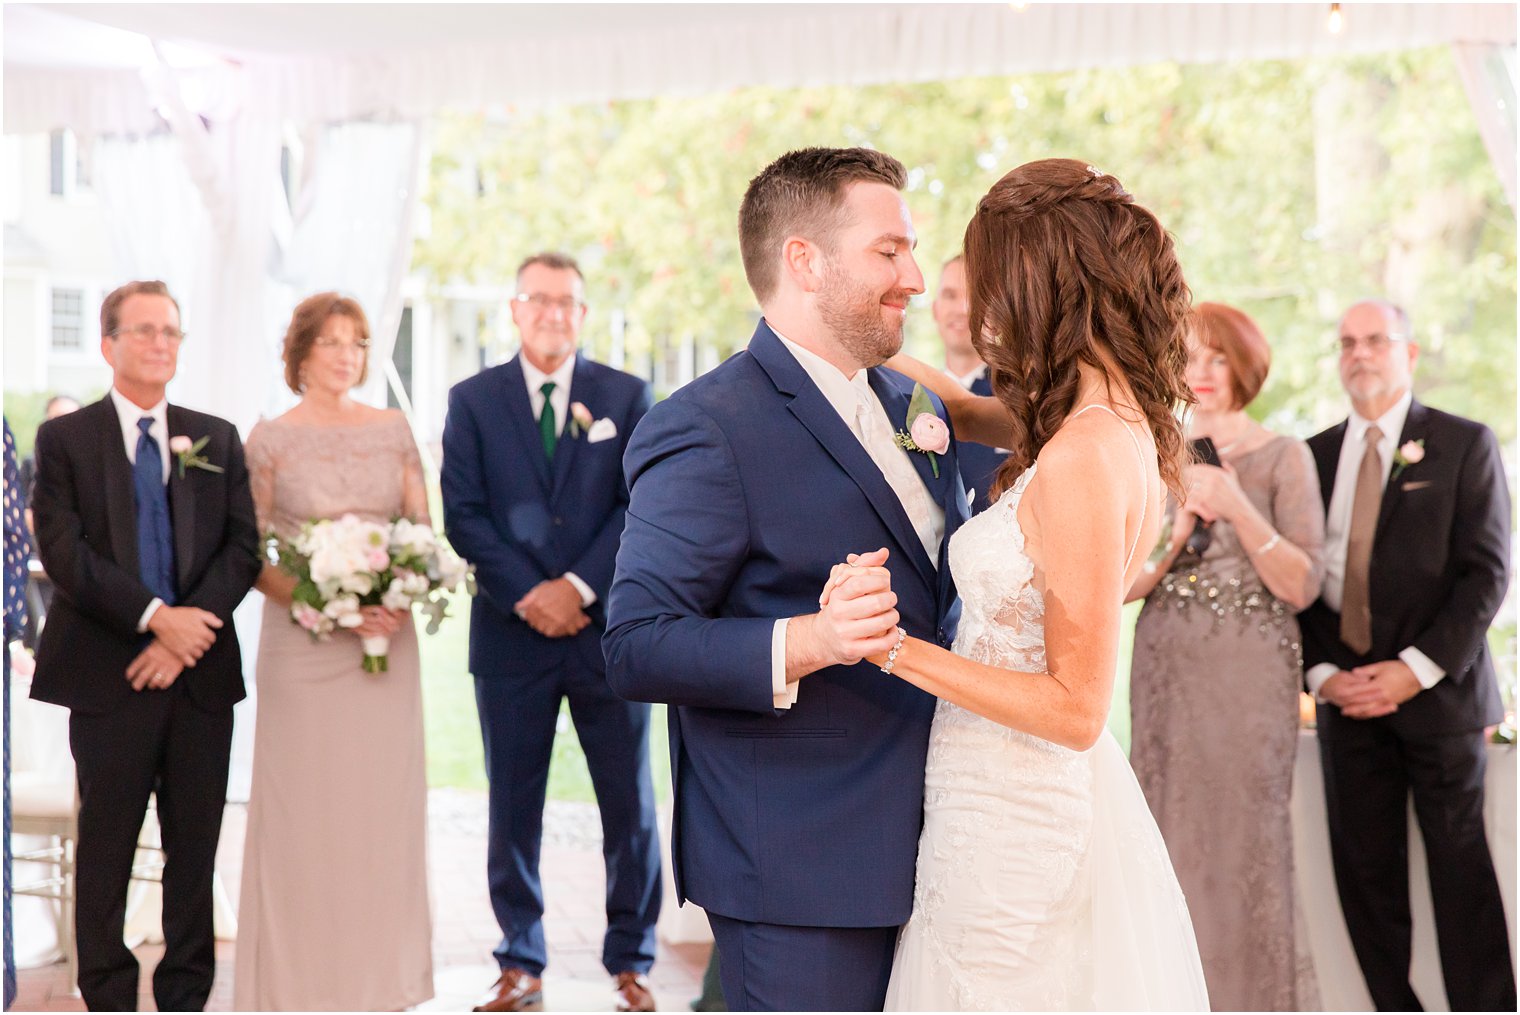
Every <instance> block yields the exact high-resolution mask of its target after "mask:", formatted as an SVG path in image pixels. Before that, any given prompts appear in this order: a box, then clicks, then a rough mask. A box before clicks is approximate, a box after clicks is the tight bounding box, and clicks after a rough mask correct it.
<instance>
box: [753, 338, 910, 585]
mask: <svg viewBox="0 0 1520 1015" xmlns="http://www.w3.org/2000/svg"><path fill="white" fill-rule="evenodd" d="M749 351H750V354H751V355H752V356H754V357H755V360H756V361H757V362H758V363H759V364H760V365H761V366H762V367H763V368H764V369H765V371H766V372H767V373H768V374H770V377H771V380H772V382H774V383H775V385H776V388H777V390H778V391H780V392H781V393H782V394H784V395H792V396H794V397H793V398H792V400H791V401H790V402H788V403H787V408H788V409H789V410H790V411H791V413H792V415H793V416H795V417H796V418H797V420H798V421H799V422H800V423H801V424H802V425H803V426H805V427H807V429H808V431H809V432H810V433H812V435H813V437H814V438H815V439H816V440H817V441H818V443H819V444H821V445H823V448H824V450H825V451H827V452H828V453H829V455H830V456H831V457H832V458H833V459H834V461H835V462H837V463H838V464H839V467H840V468H841V469H843V470H844V472H845V474H846V475H847V476H849V477H850V479H851V480H853V481H854V483H855V485H856V486H858V487H860V490H861V492H862V493H864V494H865V496H866V500H868V501H869V502H870V504H871V507H872V508H874V509H875V511H876V513H877V515H879V516H880V517H881V520H882V522H883V523H884V524H885V525H886V527H887V529H888V530H889V531H890V532H891V533H892V535H893V536H894V537H895V538H896V540H897V543H898V548H899V549H900V550H901V551H902V552H903V553H905V554H907V556H908V559H909V560H911V561H912V562H913V566H914V568H916V569H917V571H918V573H919V575H920V576H921V577H922V578H923V580H924V583H925V584H927V585H928V586H929V587H930V588H936V587H937V585H938V578H937V576H936V575H935V573H934V565H933V563H932V562H931V561H930V560H929V555H928V554H927V553H925V552H924V544H923V541H922V540H920V539H919V538H918V533H917V532H916V531H915V530H914V528H913V523H912V522H911V521H909V520H908V514H907V512H906V511H904V510H903V506H902V502H901V501H899V500H898V499H897V494H896V493H894V492H893V490H892V487H891V485H890V484H889V483H888V482H887V480H886V477H885V476H883V475H882V474H881V469H879V468H878V467H877V465H876V463H875V462H874V461H872V460H871V456H870V455H869V454H867V453H866V449H865V448H864V447H862V446H861V443H860V441H859V440H858V439H857V438H856V436H855V434H854V433H852V432H851V430H850V428H849V427H848V426H846V425H845V422H844V420H843V419H841V418H840V415H839V413H838V412H837V411H835V409H834V406H833V405H832V404H831V403H830V402H829V400H828V399H827V398H825V397H824V396H823V392H821V391H819V390H818V386H817V385H816V384H814V383H813V381H812V378H810V377H808V375H807V371H805V370H803V369H802V365H801V364H799V363H798V362H797V360H796V359H795V358H794V357H793V356H792V354H791V353H790V352H788V351H787V349H786V347H785V346H783V345H782V344H781V340H780V339H778V338H777V337H776V336H775V333H774V332H772V331H771V329H770V328H769V327H768V326H767V325H766V323H765V322H764V321H761V322H760V326H759V327H758V328H756V329H755V336H754V338H752V339H751V340H750V345H749ZM859 549H860V550H872V549H875V547H871V546H863V547H859Z"/></svg>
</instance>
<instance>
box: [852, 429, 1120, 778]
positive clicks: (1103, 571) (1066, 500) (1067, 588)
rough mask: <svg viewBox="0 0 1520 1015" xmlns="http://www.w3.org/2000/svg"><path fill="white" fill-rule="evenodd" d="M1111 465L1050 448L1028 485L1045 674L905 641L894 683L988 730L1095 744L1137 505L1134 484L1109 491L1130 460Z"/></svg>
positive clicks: (1104, 713)
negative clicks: (1039, 574) (948, 705)
mask: <svg viewBox="0 0 1520 1015" xmlns="http://www.w3.org/2000/svg"><path fill="white" fill-rule="evenodd" d="M1080 447H1081V445H1079V446H1078V448H1080ZM1121 450H1124V451H1127V450H1128V449H1121ZM1113 457H1114V461H1112V462H1106V461H1103V460H1102V458H1103V456H1102V455H1101V454H1100V455H1099V456H1098V460H1097V461H1094V460H1093V456H1092V455H1091V454H1088V453H1085V452H1084V453H1081V454H1079V453H1078V450H1077V449H1074V448H1073V446H1072V445H1071V444H1070V443H1064V446H1061V447H1057V445H1056V444H1055V443H1054V442H1053V443H1052V444H1050V445H1047V446H1046V448H1045V450H1044V452H1042V454H1041V456H1040V473H1039V478H1038V479H1037V480H1036V481H1035V482H1033V483H1032V484H1031V485H1030V490H1029V494H1028V496H1029V497H1030V498H1031V501H1032V503H1031V508H1032V509H1033V511H1034V514H1035V515H1036V517H1038V518H1039V520H1040V540H1041V546H1042V556H1043V558H1044V560H1043V564H1044V572H1045V575H1046V582H1045V597H1044V598H1045V660H1046V666H1047V669H1048V671H1047V672H1044V673H1022V672H1015V671H1011V670H1006V669H1003V668H1001V667H997V666H989V665H987V664H984V663H978V662H973V661H972V660H969V659H965V658H962V657H961V656H957V655H955V654H953V653H951V652H947V651H945V650H944V649H942V648H940V647H939V646H937V645H934V644H932V643H930V642H926V641H920V640H919V639H917V638H908V639H906V640H905V642H904V643H903V646H902V648H901V649H900V650H899V652H898V655H897V662H896V665H895V666H894V667H893V671H892V672H893V674H894V675H895V676H898V677H901V678H902V679H904V680H906V681H908V682H909V683H911V684H915V685H916V686H918V687H921V688H923V689H924V690H926V691H928V692H929V693H930V694H933V695H935V696H936V697H939V698H944V699H945V700H947V701H950V702H954V703H955V704H957V705H959V706H961V707H962V708H965V709H967V710H969V711H971V712H975V713H976V714H977V715H981V716H985V717H986V718H988V719H991V720H992V721H993V722H996V723H1000V724H1002V725H1004V726H1008V727H1010V728H1012V729H1016V730H1022V731H1024V732H1025V733H1029V734H1032V735H1034V736H1037V737H1040V738H1041V739H1044V740H1049V741H1051V742H1052V743H1057V744H1060V745H1062V746H1064V747H1069V748H1071V749H1072V750H1078V751H1084V750H1087V749H1088V748H1089V747H1091V746H1092V745H1093V744H1095V743H1097V741H1098V738H1099V737H1100V736H1101V735H1102V733H1103V727H1104V723H1105V721H1106V719H1107V717H1108V709H1109V700H1110V697H1111V696H1112V693H1113V683H1114V669H1115V666H1116V665H1117V662H1118V656H1119V626H1120V616H1121V608H1120V604H1121V602H1122V601H1123V598H1124V592H1125V584H1124V556H1125V551H1126V549H1127V546H1126V545H1125V519H1126V514H1127V511H1128V507H1127V505H1129V504H1130V503H1131V502H1135V503H1138V499H1139V498H1140V497H1142V496H1143V493H1142V492H1141V490H1140V487H1139V484H1138V482H1137V483H1135V484H1134V488H1133V489H1116V487H1115V482H1114V478H1113V477H1115V476H1125V475H1129V474H1130V473H1134V471H1135V468H1134V458H1133V456H1131V457H1130V458H1129V459H1128V461H1127V463H1126V462H1124V461H1121V460H1120V459H1119V457H1118V456H1117V455H1115V456H1113ZM1126 465H1127V466H1128V468H1127V469H1126V468H1125V466H1126ZM885 661H886V656H885V655H884V654H883V655H877V656H873V657H871V662H873V663H876V664H877V665H878V666H879V665H881V664H882V663H884V662H885Z"/></svg>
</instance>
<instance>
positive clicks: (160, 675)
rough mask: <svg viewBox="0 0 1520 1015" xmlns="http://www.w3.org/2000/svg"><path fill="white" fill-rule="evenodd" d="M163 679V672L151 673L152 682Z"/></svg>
mask: <svg viewBox="0 0 1520 1015" xmlns="http://www.w3.org/2000/svg"><path fill="white" fill-rule="evenodd" d="M163 679H164V675H163V674H162V673H157V672H155V673H154V674H153V682H154V683H155V684H156V683H158V682H159V681H161V680H163Z"/></svg>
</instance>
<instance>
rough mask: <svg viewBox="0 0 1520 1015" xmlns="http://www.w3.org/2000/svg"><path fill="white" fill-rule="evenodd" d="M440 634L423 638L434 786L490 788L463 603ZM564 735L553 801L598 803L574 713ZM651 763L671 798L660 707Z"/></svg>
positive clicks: (552, 780)
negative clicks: (482, 746) (481, 743)
mask: <svg viewBox="0 0 1520 1015" xmlns="http://www.w3.org/2000/svg"><path fill="white" fill-rule="evenodd" d="M451 613H454V614H456V615H455V616H450V617H449V619H448V620H446V621H444V623H443V627H442V628H441V629H440V630H439V631H438V633H437V634H436V635H433V636H432V637H428V636H427V635H423V636H422V639H421V640H422V708H423V716H424V718H425V721H426V724H427V765H428V785H429V786H434V787H440V786H450V787H454V788H457V789H477V790H484V789H485V788H486V773H485V768H484V765H483V762H482V753H483V752H482V749H481V746H480V719H479V717H478V715H477V713H476V711H475V678H474V677H472V676H470V670H469V644H470V617H469V607H468V605H467V603H466V602H465V601H463V600H461V601H457V602H456V603H455V604H454V605H453V607H452V609H451ZM561 717H562V721H561V724H560V725H561V726H562V727H563V728H562V729H561V731H560V732H559V733H558V734H557V735H556V736H555V738H554V755H553V760H551V761H550V763H549V799H551V800H576V801H583V802H587V803H590V802H593V801H595V800H596V795H595V794H594V793H593V792H592V789H591V776H590V775H589V774H588V773H587V771H586V757H585V755H583V754H582V753H581V745H580V741H578V740H577V739H576V737H575V727H574V726H573V725H571V724H570V713H569V709H568V708H565V709H564V710H563V711H562V712H561ZM650 727H651V732H650V744H649V747H650V759H649V760H650V764H651V767H652V769H653V772H654V792H655V797H656V799H658V800H660V801H661V802H664V801H665V800H668V799H669V798H670V749H669V747H668V744H669V737H668V735H667V733H666V729H665V706H664V705H656V706H654V716H653V719H652V721H651V723H650Z"/></svg>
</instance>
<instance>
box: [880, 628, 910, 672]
mask: <svg viewBox="0 0 1520 1015" xmlns="http://www.w3.org/2000/svg"><path fill="white" fill-rule="evenodd" d="M907 640H908V632H907V631H905V630H903V629H902V628H900V627H899V628H898V629H897V644H896V645H893V646H892V651H890V652H888V653H887V661H886V662H884V663H882V664H881V672H883V673H885V674H887V675H888V676H890V675H891V673H892V667H894V666H896V665H897V653H899V652H901V651H902V647H903V642H905V641H907Z"/></svg>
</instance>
